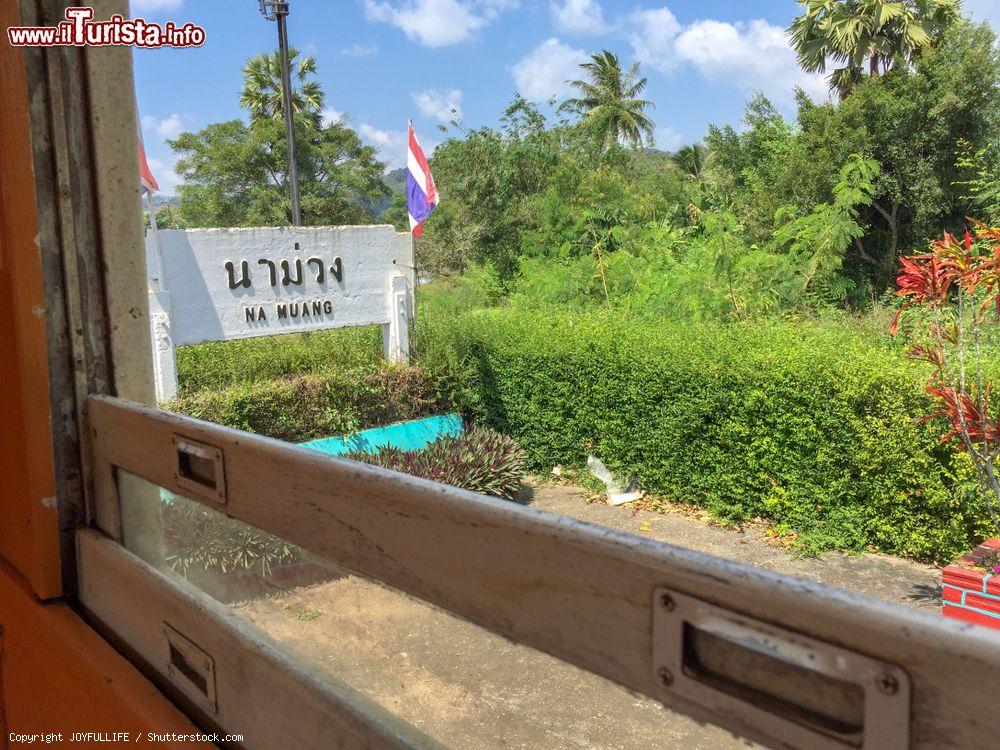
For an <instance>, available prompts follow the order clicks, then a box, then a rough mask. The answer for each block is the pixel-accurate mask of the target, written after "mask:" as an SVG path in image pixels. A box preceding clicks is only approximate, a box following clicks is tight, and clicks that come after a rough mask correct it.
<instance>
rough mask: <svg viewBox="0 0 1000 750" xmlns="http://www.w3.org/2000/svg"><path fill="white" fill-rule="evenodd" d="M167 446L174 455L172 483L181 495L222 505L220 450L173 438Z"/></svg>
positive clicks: (223, 472) (223, 482)
mask: <svg viewBox="0 0 1000 750" xmlns="http://www.w3.org/2000/svg"><path fill="white" fill-rule="evenodd" d="M170 442H171V444H172V445H173V447H174V450H175V452H176V455H175V465H174V467H175V470H174V479H175V480H176V482H177V484H178V486H180V487H181V488H182V489H183V490H184V491H185V493H190V494H192V495H194V496H195V497H198V498H203V499H207V500H211V501H212V502H214V503H218V504H219V505H225V503H226V465H225V457H224V456H223V453H222V450H221V449H219V448H216V447H215V446H212V445H205V444H204V443H199V442H197V441H196V440H190V439H189V438H186V437H182V436H181V435H174V436H173V437H172V438H171V440H170Z"/></svg>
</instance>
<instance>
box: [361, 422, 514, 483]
mask: <svg viewBox="0 0 1000 750" xmlns="http://www.w3.org/2000/svg"><path fill="white" fill-rule="evenodd" d="M348 458H353V459H354V460H356V461H364V462H365V463H369V464H374V465H376V466H381V467H383V468H386V469H392V470H393V471H400V472H403V473H404V474H412V475H413V476H417V477H421V478H422V479H429V480H431V481H433V482H442V483H444V484H448V485H451V486H452V487H461V488H462V489H465V490H471V491H473V492H481V493H483V494H485V495H492V496H494V497H500V498H503V499H504V500H513V499H514V498H515V497H516V496H517V493H518V491H519V490H520V488H521V479H522V478H523V477H524V474H525V472H526V471H527V468H528V458H527V456H526V455H525V453H524V449H523V448H522V447H521V446H520V445H518V444H517V442H515V441H514V440H513V439H512V438H510V437H508V436H507V435H501V434H500V433H498V432H495V431H494V430H491V429H489V428H485V427H473V428H471V429H469V430H468V431H467V432H466V433H465V434H463V435H459V436H457V437H442V438H438V439H437V440H435V441H433V442H432V443H430V445H428V446H427V447H426V448H425V449H423V450H418V451H401V450H399V449H398V448H390V447H388V446H387V447H384V448H381V449H380V450H379V451H378V452H377V453H366V452H356V453H351V454H350V455H349V456H348Z"/></svg>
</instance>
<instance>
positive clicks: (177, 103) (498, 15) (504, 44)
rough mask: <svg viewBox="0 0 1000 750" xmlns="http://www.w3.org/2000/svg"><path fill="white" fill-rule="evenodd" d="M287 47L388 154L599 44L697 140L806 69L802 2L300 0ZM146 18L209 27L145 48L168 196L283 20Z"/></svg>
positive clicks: (148, 96)
mask: <svg viewBox="0 0 1000 750" xmlns="http://www.w3.org/2000/svg"><path fill="white" fill-rule="evenodd" d="M965 5H966V8H967V11H968V12H969V13H970V14H971V15H972V16H973V17H975V18H978V19H980V20H990V21H991V23H993V25H994V27H997V28H1000V0H966V2H965ZM290 6H291V13H290V15H289V18H288V29H289V39H290V42H291V44H292V45H294V46H297V47H298V48H300V49H301V50H303V51H304V52H306V53H308V54H312V55H314V56H315V57H316V59H317V64H318V69H319V80H320V81H321V83H322V84H323V88H324V91H325V92H326V97H327V106H328V108H329V110H328V112H327V115H328V116H329V117H331V118H332V117H344V118H345V119H346V121H347V122H348V123H349V124H350V125H351V126H352V127H354V128H355V129H356V130H358V132H359V133H360V134H361V136H362V138H363V139H364V140H365V141H366V142H368V143H371V144H372V145H375V146H377V147H378V148H379V149H380V153H381V155H382V158H383V160H385V161H386V162H387V163H388V164H389V166H390V167H394V166H399V165H401V164H402V163H403V160H404V159H405V140H404V130H405V127H406V120H407V118H410V117H412V118H413V121H414V125H415V127H416V129H417V133H418V136H420V138H421V140H422V142H423V143H424V146H425V148H428V147H430V148H432V147H433V146H434V145H435V144H436V143H437V142H439V141H440V140H441V139H442V138H443V137H444V136H442V134H441V133H440V132H439V131H438V130H437V125H438V124H440V123H441V122H444V121H447V120H449V119H451V114H450V112H451V110H452V109H453V108H455V109H458V110H459V111H460V112H461V116H462V120H463V121H464V122H465V124H466V125H467V126H469V127H478V126H480V125H493V124H495V123H496V122H497V120H498V118H499V116H500V113H501V112H502V111H503V109H504V107H505V106H506V105H507V103H509V101H510V100H511V98H512V97H513V96H514V94H515V92H520V93H521V94H522V95H524V96H525V97H527V98H529V99H533V100H537V101H545V100H547V99H548V98H550V97H551V96H553V95H555V96H560V97H561V96H565V95H566V93H567V90H566V86H565V81H566V79H568V78H570V77H576V76H577V72H576V66H577V65H578V64H579V63H580V62H581V61H582V60H583V59H585V58H586V56H587V55H588V54H589V53H591V52H594V51H598V50H601V49H605V48H606V49H610V50H612V51H613V52H616V53H618V54H619V55H620V56H621V57H622V59H623V60H624V61H626V62H628V63H631V62H632V61H633V60H635V59H640V60H641V61H642V70H643V74H644V75H646V76H648V78H649V88H648V93H647V96H648V98H649V99H652V100H653V101H654V102H655V104H656V108H655V110H653V112H652V116H653V118H654V120H655V121H656V126H657V131H656V140H657V145H658V146H659V147H661V148H665V149H674V148H677V147H678V146H680V145H683V144H684V143H690V142H694V141H697V140H699V139H700V138H701V137H702V136H703V135H704V134H705V131H706V128H707V126H708V124H709V123H732V124H734V125H738V123H739V120H740V117H741V114H742V111H743V105H744V103H745V101H746V99H747V97H748V95H749V94H751V93H752V92H753V91H754V90H757V89H760V90H763V91H764V92H765V93H766V94H767V95H768V96H770V97H771V98H772V99H773V100H774V102H775V103H776V104H777V105H778V106H779V107H780V108H781V109H783V110H784V111H786V112H788V113H791V112H792V91H793V89H794V87H795V86H796V85H798V86H802V87H803V88H805V89H806V90H807V91H808V92H810V93H811V94H813V95H814V96H815V97H825V96H826V86H825V83H824V82H823V81H822V79H820V78H819V77H817V76H808V75H806V74H804V73H802V72H801V71H800V70H799V69H798V67H797V66H796V65H795V58H794V55H793V54H792V52H791V51H790V50H789V49H788V46H787V41H786V39H785V37H784V29H785V28H786V27H787V26H788V23H789V22H790V20H791V19H792V18H793V17H794V16H795V15H796V14H797V12H798V8H799V6H798V5H797V3H796V2H795V0H761V1H759V2H749V1H747V0H743V1H740V0H698V1H697V2H693V1H691V0H672V1H670V2H666V3H664V2H662V0H661V1H660V2H655V1H654V2H652V3H649V4H645V5H639V4H636V3H635V2H622V1H619V0H290ZM132 8H133V14H134V15H135V16H142V17H144V18H146V19H147V20H156V21H161V22H162V21H164V20H174V21H176V22H181V23H183V22H186V21H192V22H194V23H196V24H199V25H201V26H203V27H204V28H205V30H206V42H205V44H204V46H203V47H201V48H198V49H177V50H171V49H159V50H153V49H140V50H136V51H135V53H134V61H135V80H136V90H137V97H138V103H139V113H140V116H141V117H142V122H143V134H144V138H145V144H146V150H147V152H148V155H149V160H150V167H151V169H152V170H153V172H154V175H156V177H157V179H158V180H159V181H160V184H161V188H162V189H163V192H165V193H172V192H173V190H174V187H175V185H176V183H177V177H176V175H175V174H174V172H173V166H172V165H173V162H174V159H175V157H174V155H173V154H172V152H171V150H170V148H169V147H168V146H167V145H166V143H165V140H166V139H167V138H172V137H175V136H176V134H177V133H179V132H181V131H183V130H192V129H199V128H201V127H204V126H205V125H206V124H208V123H210V122H218V121H222V120H228V119H232V118H236V117H242V116H244V113H243V111H242V110H241V109H240V107H239V102H238V99H239V90H240V87H241V74H240V71H241V68H242V65H243V63H244V62H245V60H246V59H247V58H248V57H250V56H252V55H254V54H258V53H260V52H265V51H270V50H273V49H274V48H275V47H276V46H277V43H276V39H277V37H276V29H275V25H274V23H269V22H267V21H265V20H264V18H263V17H262V16H261V15H260V13H259V11H258V8H257V3H256V2H255V0H212V2H205V1H204V0H202V1H201V2H195V0H132Z"/></svg>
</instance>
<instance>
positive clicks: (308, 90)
mask: <svg viewBox="0 0 1000 750" xmlns="http://www.w3.org/2000/svg"><path fill="white" fill-rule="evenodd" d="M288 64H289V66H290V68H291V71H292V111H293V112H295V113H298V114H300V115H304V116H305V117H307V118H309V120H310V121H311V122H312V123H313V124H314V125H319V123H320V121H321V119H322V115H321V114H320V112H321V111H322V109H323V103H324V97H323V90H322V89H321V88H320V85H319V83H318V82H317V81H316V80H315V78H314V76H315V75H316V59H315V58H314V57H312V56H307V57H303V58H299V53H298V50H296V49H295V48H294V47H293V48H291V49H289V51H288ZM240 106H242V107H245V108H246V109H247V110H248V111H249V112H250V118H251V119H253V120H266V119H268V118H275V119H280V118H282V117H284V103H283V101H282V88H281V61H280V58H279V57H278V53H277V52H272V53H271V54H263V55H256V56H254V57H251V58H250V59H249V60H247V62H246V65H244V66H243V92H242V93H241V94H240Z"/></svg>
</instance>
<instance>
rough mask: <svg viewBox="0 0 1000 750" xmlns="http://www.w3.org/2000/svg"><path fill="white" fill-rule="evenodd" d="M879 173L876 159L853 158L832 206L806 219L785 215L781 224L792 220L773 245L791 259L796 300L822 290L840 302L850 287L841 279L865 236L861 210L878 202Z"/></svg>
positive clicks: (780, 228) (818, 208)
mask: <svg viewBox="0 0 1000 750" xmlns="http://www.w3.org/2000/svg"><path fill="white" fill-rule="evenodd" d="M879 171H880V167H879V164H878V162H877V161H875V160H874V159H865V158H863V157H861V156H859V155H857V154H853V155H852V156H851V159H850V160H849V161H848V162H847V164H845V165H844V167H843V169H841V170H840V179H839V180H838V182H837V184H836V185H834V187H833V200H832V201H830V202H829V203H821V204H820V205H818V206H816V207H815V208H813V210H812V211H811V212H809V213H808V214H806V215H805V216H797V215H796V214H797V213H798V211H797V210H795V209H781V210H779V211H778V215H777V216H776V221H777V222H779V223H780V222H782V220H783V219H784V217H786V216H791V217H792V218H791V220H790V221H788V222H787V223H784V224H783V225H781V226H778V228H777V229H776V230H775V233H774V244H775V245H776V246H777V247H778V248H780V249H782V250H784V251H785V252H786V253H788V254H789V255H790V256H792V259H793V261H794V263H793V264H792V266H791V267H792V268H793V269H794V272H793V273H792V274H790V276H793V277H794V278H795V279H796V283H797V285H798V286H799V289H798V290H797V293H796V297H797V298H798V299H801V298H802V297H804V296H806V295H809V294H810V293H812V292H814V291H816V290H817V288H819V294H820V296H821V297H825V299H824V301H826V302H842V301H843V298H844V296H845V294H846V293H847V291H848V288H849V285H848V284H847V283H845V282H846V279H845V278H844V276H843V274H842V270H843V264H844V256H845V254H846V253H847V250H848V249H849V248H850V247H851V245H852V244H853V243H854V242H856V241H858V240H859V239H860V238H861V237H862V236H863V235H864V232H865V230H864V227H862V226H861V224H859V223H858V221H859V217H860V210H859V209H860V208H861V207H867V206H870V205H871V204H872V201H873V200H874V199H875V179H876V178H877V177H878V174H879Z"/></svg>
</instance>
